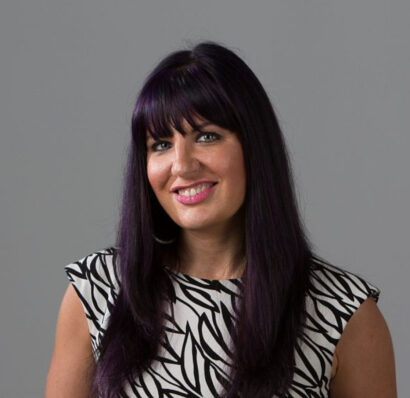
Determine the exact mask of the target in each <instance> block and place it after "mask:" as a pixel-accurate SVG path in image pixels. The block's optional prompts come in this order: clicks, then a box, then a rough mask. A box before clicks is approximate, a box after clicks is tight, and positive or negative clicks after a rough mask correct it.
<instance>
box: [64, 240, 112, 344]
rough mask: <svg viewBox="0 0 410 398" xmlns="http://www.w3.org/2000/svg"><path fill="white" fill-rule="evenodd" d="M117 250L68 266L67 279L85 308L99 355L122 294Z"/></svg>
mask: <svg viewBox="0 0 410 398" xmlns="http://www.w3.org/2000/svg"><path fill="white" fill-rule="evenodd" d="M117 256H118V250H117V248H115V247H107V248H104V249H100V250H96V251H93V252H91V253H89V254H87V255H86V256H85V257H82V258H79V259H76V260H74V261H73V262H71V263H69V264H67V265H65V266H64V271H65V273H66V275H67V278H68V280H69V282H70V284H71V285H72V287H73V288H74V290H75V292H76V294H77V296H78V298H79V299H80V301H81V304H82V306H83V309H84V312H85V316H86V319H87V323H88V328H89V334H90V336H91V341H92V346H93V351H94V352H96V349H97V346H98V344H99V341H100V338H101V336H102V334H103V333H104V331H105V330H106V328H107V325H108V321H109V318H110V314H111V313H112V311H113V308H114V306H115V303H116V301H117V298H118V294H119V291H120V278H119V272H118V269H117V262H116V258H117Z"/></svg>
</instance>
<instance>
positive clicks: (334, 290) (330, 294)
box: [64, 247, 380, 398]
mask: <svg viewBox="0 0 410 398" xmlns="http://www.w3.org/2000/svg"><path fill="white" fill-rule="evenodd" d="M117 255H118V252H117V249H116V248H115V247H109V248H104V249H101V250H98V251H95V252H93V253H90V254H89V255H88V256H86V257H84V258H82V259H80V260H77V261H75V262H73V263H71V264H68V265H66V266H65V267H64V270H65V272H66V274H67V277H68V279H69V281H70V283H72V285H73V287H74V289H75V290H76V292H77V294H78V296H79V297H80V300H81V303H82V305H83V308H84V312H85V314H86V317H87V323H88V327H89V333H90V338H91V342H92V346H93V352H94V356H95V358H96V359H97V347H98V344H99V342H100V341H101V337H102V336H103V333H104V331H105V330H106V327H107V324H108V320H109V316H110V314H111V313H112V309H113V306H114V305H115V301H116V299H117V297H118V293H119V289H120V286H121V280H120V275H119V273H118V271H117V269H116V267H115V264H116V261H115V260H116V257H117ZM164 268H165V269H166V270H167V274H168V276H169V277H170V280H171V281H172V287H173V289H174V292H175V297H176V300H175V302H173V303H170V305H169V306H168V309H167V310H166V312H164V313H163V316H164V322H165V331H166V333H165V336H164V339H163V341H162V342H161V347H160V351H159V353H158V355H157V358H156V360H155V361H154V362H153V363H152V364H151V366H150V367H149V369H148V370H147V371H146V372H145V373H144V374H142V375H139V376H136V377H135V378H134V379H132V380H129V383H127V384H126V385H125V386H123V391H122V392H121V394H120V395H121V397H122V398H135V397H138V398H139V397H144V398H145V397H146V398H148V397H155V398H157V397H165V398H174V397H175V398H176V397H178V398H181V397H187V398H192V397H206V398H208V397H210V398H211V397H219V396H220V392H221V391H222V386H223V385H224V384H225V383H226V382H227V381H228V380H229V370H230V367H231V366H232V363H231V358H232V356H233V355H232V354H233V353H232V347H231V343H232V340H231V338H232V334H231V331H232V330H233V329H232V328H233V327H234V326H235V323H236V321H237V315H238V308H239V307H238V306H239V301H240V298H241V291H242V290H241V288H242V287H243V285H242V279H241V278H237V279H227V280H209V279H203V278H197V277H192V276H190V275H187V274H183V273H179V272H176V271H173V270H171V269H170V268H168V266H166V265H164ZM310 276H311V279H310V280H311V286H310V288H309V290H308V292H307V295H306V322H305V325H304V326H305V327H304V333H303V335H302V337H301V338H300V339H299V340H298V344H297V346H296V347H295V361H296V368H295V373H294V378H293V382H292V386H291V388H290V389H289V391H288V393H287V395H286V398H311V397H318V398H325V397H329V388H330V376H331V369H332V358H333V354H334V350H335V347H336V345H337V342H338V341H339V339H340V337H341V335H342V333H343V330H344V328H345V327H346V324H347V322H348V321H349V319H350V318H351V316H352V315H353V314H354V312H355V311H356V310H357V309H358V308H359V306H360V305H361V303H363V301H365V300H366V298H367V297H370V296H372V297H373V298H374V299H375V301H376V302H377V301H378V298H379V295H380V289H379V288H377V287H376V286H374V285H372V284H371V283H369V282H368V281H366V280H365V279H363V278H362V277H360V276H358V275H356V274H354V273H352V272H349V271H346V270H343V269H341V268H339V267H336V266H334V265H330V264H328V263H324V262H321V261H320V260H314V262H313V264H312V267H311V271H310ZM273 398H275V397H273Z"/></svg>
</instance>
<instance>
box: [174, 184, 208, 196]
mask: <svg viewBox="0 0 410 398" xmlns="http://www.w3.org/2000/svg"><path fill="white" fill-rule="evenodd" d="M210 186H212V184H201V185H198V186H196V187H195V188H187V189H180V190H179V191H178V193H179V194H180V195H182V196H194V195H196V194H198V193H199V192H202V191H203V190H204V189H206V188H209V187H210Z"/></svg>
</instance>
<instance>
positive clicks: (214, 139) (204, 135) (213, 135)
mask: <svg viewBox="0 0 410 398" xmlns="http://www.w3.org/2000/svg"><path fill="white" fill-rule="evenodd" d="M206 136H208V137H209V136H210V137H213V138H212V139H211V140H205V142H212V141H217V140H219V138H220V136H219V134H216V133H211V132H204V133H201V134H200V135H199V137H206Z"/></svg>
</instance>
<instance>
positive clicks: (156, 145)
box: [150, 141, 169, 152]
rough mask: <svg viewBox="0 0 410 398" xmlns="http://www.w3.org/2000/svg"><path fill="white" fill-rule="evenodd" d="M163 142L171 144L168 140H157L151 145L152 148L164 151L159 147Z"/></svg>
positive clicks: (156, 150) (155, 150) (154, 150)
mask: <svg viewBox="0 0 410 398" xmlns="http://www.w3.org/2000/svg"><path fill="white" fill-rule="evenodd" d="M161 144H169V142H167V141H156V142H154V143H153V144H152V145H151V147H150V148H151V150H152V151H153V152H163V149H157V147H158V146H159V145H161Z"/></svg>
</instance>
